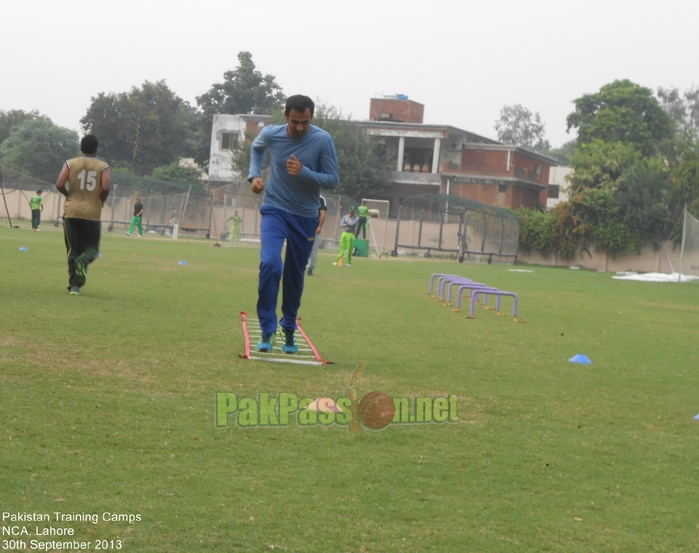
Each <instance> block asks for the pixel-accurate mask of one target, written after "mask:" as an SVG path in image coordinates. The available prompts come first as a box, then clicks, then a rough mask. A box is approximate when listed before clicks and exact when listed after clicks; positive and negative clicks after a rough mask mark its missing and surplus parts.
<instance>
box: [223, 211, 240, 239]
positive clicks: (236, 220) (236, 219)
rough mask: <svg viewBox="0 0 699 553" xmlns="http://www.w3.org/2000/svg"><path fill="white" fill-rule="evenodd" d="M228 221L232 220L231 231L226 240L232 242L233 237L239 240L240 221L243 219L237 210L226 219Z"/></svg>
mask: <svg viewBox="0 0 699 553" xmlns="http://www.w3.org/2000/svg"><path fill="white" fill-rule="evenodd" d="M228 221H233V223H231V232H230V234H229V235H228V241H229V242H232V241H233V238H235V241H236V242H240V223H242V222H243V220H242V219H241V218H240V215H238V211H236V212H235V213H234V214H233V215H231V216H230V217H229V218H228V219H226V223H227V222H228Z"/></svg>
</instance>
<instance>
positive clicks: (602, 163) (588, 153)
mask: <svg viewBox="0 0 699 553" xmlns="http://www.w3.org/2000/svg"><path fill="white" fill-rule="evenodd" d="M640 157H641V155H640V154H639V152H638V151H637V150H636V149H635V148H634V147H633V145H630V144H625V143H623V142H605V141H604V140H600V139H598V138H596V139H594V140H592V141H591V142H589V143H585V144H581V145H579V146H578V147H577V148H576V149H575V153H574V154H573V156H572V157H571V160H570V161H571V165H572V167H573V172H572V173H571V174H570V175H568V177H567V179H568V182H570V190H571V193H573V194H576V193H579V192H581V191H583V190H588V189H593V188H607V189H614V188H615V187H616V185H617V180H618V179H619V178H620V177H621V175H622V174H623V173H624V171H625V170H626V169H628V168H629V167H632V166H633V165H634V163H636V161H638V160H639V159H640Z"/></svg>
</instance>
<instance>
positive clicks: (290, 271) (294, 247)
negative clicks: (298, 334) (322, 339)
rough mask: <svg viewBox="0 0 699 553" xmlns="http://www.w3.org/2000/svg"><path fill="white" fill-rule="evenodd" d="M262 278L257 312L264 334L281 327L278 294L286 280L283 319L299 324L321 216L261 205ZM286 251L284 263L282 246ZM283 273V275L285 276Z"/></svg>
mask: <svg viewBox="0 0 699 553" xmlns="http://www.w3.org/2000/svg"><path fill="white" fill-rule="evenodd" d="M260 213H261V214H262V220H261V222H260V235H261V239H262V247H261V248H260V282H259V286H258V288H257V294H258V299H257V316H258V317H259V319H260V326H261V327H262V333H263V334H273V333H275V332H276V331H277V297H278V296H279V283H280V281H282V315H283V316H282V320H281V326H282V328H284V329H295V328H296V315H297V313H298V310H299V307H300V306H301V295H302V294H303V276H304V269H305V268H306V263H307V262H308V256H309V255H310V254H311V250H312V249H313V242H314V240H315V237H316V229H317V228H318V218H317V217H299V216H297V215H292V214H291V213H287V212H286V211H282V210H281V209H277V208H276V207H272V206H268V205H265V206H262V209H260ZM284 240H286V255H285V257H284V263H282V246H283V245H284ZM282 276H283V279H282Z"/></svg>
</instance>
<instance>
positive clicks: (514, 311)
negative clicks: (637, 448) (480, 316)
mask: <svg viewBox="0 0 699 553" xmlns="http://www.w3.org/2000/svg"><path fill="white" fill-rule="evenodd" d="M479 294H491V295H493V296H497V298H498V299H497V302H496V304H495V311H496V313H497V314H498V315H500V316H501V317H507V315H506V314H504V313H500V300H501V299H502V297H503V296H510V297H511V298H514V307H513V308H512V317H513V318H514V320H515V322H516V323H518V322H520V321H518V320H517V304H518V303H519V298H518V297H517V294H515V293H514V292H504V291H502V290H474V292H473V294H472V295H471V311H470V314H469V315H465V317H466V318H467V319H475V318H476V303H477V302H478V295H479Z"/></svg>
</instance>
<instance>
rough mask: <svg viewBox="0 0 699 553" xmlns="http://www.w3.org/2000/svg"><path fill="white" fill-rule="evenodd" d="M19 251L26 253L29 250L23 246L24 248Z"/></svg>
mask: <svg viewBox="0 0 699 553" xmlns="http://www.w3.org/2000/svg"><path fill="white" fill-rule="evenodd" d="M19 251H21V252H26V251H27V248H25V247H24V246H22V247H21V248H20V249H19Z"/></svg>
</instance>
